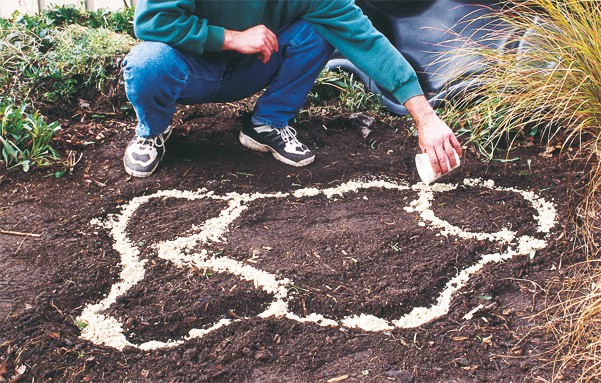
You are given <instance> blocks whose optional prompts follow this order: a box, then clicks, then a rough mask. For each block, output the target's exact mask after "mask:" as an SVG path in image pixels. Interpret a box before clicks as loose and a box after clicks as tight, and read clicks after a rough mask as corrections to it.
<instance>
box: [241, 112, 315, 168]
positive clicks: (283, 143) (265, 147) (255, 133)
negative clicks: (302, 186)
mask: <svg viewBox="0 0 601 383" xmlns="http://www.w3.org/2000/svg"><path fill="white" fill-rule="evenodd" d="M240 143H241V144H242V145H244V146H246V147H247V148H249V149H252V150H256V151H259V152H271V153H272V154H273V156H274V157H275V159H276V160H278V161H281V162H283V163H285V164H288V165H292V166H305V165H309V164H310V163H311V162H313V160H315V154H313V153H312V152H311V151H310V150H309V149H308V148H307V147H306V146H305V145H304V144H302V143H301V142H300V141H299V140H298V139H297V138H296V130H294V129H293V128H291V127H289V126H286V127H285V128H282V129H275V128H272V127H271V126H269V125H261V126H252V124H251V123H245V124H244V125H243V127H242V131H241V132H240Z"/></svg>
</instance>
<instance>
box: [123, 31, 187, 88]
mask: <svg viewBox="0 0 601 383" xmlns="http://www.w3.org/2000/svg"><path fill="white" fill-rule="evenodd" d="M186 66H187V64H186V63H185V62H184V60H183V59H182V58H181V57H180V56H179V54H178V53H177V51H176V50H175V49H174V48H173V47H171V46H170V45H168V44H165V43H159V42H142V43H140V44H138V45H136V46H135V47H134V48H133V49H132V50H131V52H129V54H128V55H127V56H126V57H125V59H124V60H123V78H124V79H125V83H126V86H127V87H128V88H130V89H132V88H134V89H136V90H137V91H144V89H145V88H152V87H155V86H156V84H160V83H162V82H164V80H165V78H166V77H167V76H169V77H173V76H176V77H179V78H181V79H184V78H185V77H186V74H185V71H184V68H185V67H186Z"/></svg>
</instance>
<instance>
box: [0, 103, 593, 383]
mask: <svg viewBox="0 0 601 383" xmlns="http://www.w3.org/2000/svg"><path fill="white" fill-rule="evenodd" d="M239 108H240V109H244V108H242V107H241V106H240V105H226V106H223V105H205V106H201V107H195V108H187V109H183V110H182V112H181V113H180V114H179V115H178V118H177V121H178V122H177V124H176V130H175V133H174V136H173V137H172V138H171V140H170V141H169V142H168V147H167V155H166V157H165V159H164V161H163V163H162V164H161V166H160V168H159V169H158V171H157V172H156V174H155V175H153V176H152V177H150V178H147V179H131V178H129V177H128V176H127V175H126V174H125V172H124V171H123V170H122V162H121V156H122V152H123V147H124V145H125V144H126V142H127V141H128V139H129V138H130V136H131V135H132V129H133V122H132V121H131V120H127V119H123V118H119V119H115V120H100V121H90V120H89V118H86V116H84V118H83V121H82V120H81V116H78V117H77V122H75V121H73V120H65V121H64V124H63V126H64V127H65V132H64V133H63V137H62V139H61V142H60V145H61V148H62V150H63V151H64V152H65V153H66V152H67V151H69V150H72V151H74V152H77V154H75V153H73V155H74V157H75V158H79V155H82V157H81V160H80V161H79V163H78V164H77V165H76V166H75V167H74V170H73V172H72V173H67V174H66V175H65V176H63V177H62V178H58V179H57V178H55V177H53V176H46V174H45V173H31V174H22V173H19V172H10V173H9V172H8V171H6V170H1V173H0V195H1V196H2V198H1V200H0V230H5V231H7V230H10V231H15V232H23V233H35V234H39V235H40V236H39V237H32V236H29V237H27V236H18V235H9V234H0V355H1V356H2V359H1V360H0V381H3V380H8V379H10V378H11V377H13V376H15V374H16V371H17V369H19V368H20V367H21V368H23V367H22V366H24V368H25V372H24V375H23V377H22V378H21V381H32V382H33V381H35V382H55V381H58V382H82V381H85V382H204V381H210V382H337V381H340V382H386V381H396V382H532V381H536V380H537V378H538V379H541V380H544V379H549V378H550V377H551V373H552V365H550V364H549V361H550V360H551V355H550V354H549V352H550V351H551V349H552V346H553V340H552V338H550V337H548V336H547V334H546V333H545V331H544V330H543V329H539V328H537V327H536V325H537V323H541V322H542V321H543V319H544V318H542V317H539V318H530V317H531V316H532V315H533V314H536V313H538V312H539V311H540V310H541V309H542V308H543V307H544V304H545V298H546V295H545V294H544V293H545V292H546V291H551V290H552V285H551V281H552V280H553V279H556V278H559V279H561V278H562V275H563V273H564V269H565V266H566V264H569V263H571V262H574V260H573V259H569V258H567V257H565V256H563V254H564V252H565V251H566V249H568V248H569V247H570V243H571V241H572V240H573V236H572V235H571V234H570V233H571V229H570V227H569V225H568V224H567V223H568V222H571V220H570V219H569V211H568V210H567V201H568V197H567V193H568V185H573V184H574V183H575V182H577V179H576V178H577V177H578V176H581V175H582V174H581V173H578V171H577V169H576V170H575V169H568V168H567V166H566V165H565V163H566V162H565V161H560V160H558V159H557V157H552V158H545V157H542V156H540V155H539V153H540V152H542V151H543V150H544V148H540V147H536V146H532V147H529V148H521V149H519V150H517V151H516V152H512V153H511V154H510V157H511V158H519V160H516V161H512V162H496V161H493V162H490V163H487V164H485V163H482V162H481V161H479V160H478V159H477V158H476V155H475V151H474V150H472V149H471V148H468V150H466V156H465V158H463V164H462V166H461V168H460V169H459V170H458V171H456V172H454V173H453V174H451V175H449V176H447V177H446V178H444V179H443V180H442V181H443V182H446V183H457V182H462V181H463V179H465V178H483V179H491V180H494V181H495V183H496V185H499V186H503V187H514V188H517V189H520V190H527V191H532V192H535V193H537V194H538V195H539V196H540V197H542V198H545V199H546V200H547V201H553V202H554V204H555V205H556V207H557V209H558V219H559V222H558V223H557V225H556V226H555V227H554V228H553V229H552V232H551V233H550V234H549V236H548V238H547V240H548V246H547V247H546V248H545V249H543V250H539V251H538V252H537V253H536V255H535V256H533V257H531V256H527V255H522V256H516V257H514V258H513V259H511V260H509V261H506V262H501V263H495V264H489V265H486V266H485V267H484V268H483V270H482V271H481V272H479V273H477V274H476V275H475V276H473V277H472V278H471V279H470V281H469V282H468V284H467V285H466V286H465V287H464V288H463V289H461V290H460V291H459V293H457V294H456V295H455V296H454V298H453V300H452V304H451V309H450V312H449V313H448V315H445V316H443V317H441V318H439V319H437V320H434V321H432V322H430V323H427V324H425V325H422V326H419V327H417V328H414V329H395V330H391V331H384V332H368V331H363V330H359V329H349V328H345V327H322V326H318V325H316V324H310V323H301V322H298V321H295V320H292V319H285V318H276V317H269V318H258V317H257V314H258V313H260V312H262V311H264V310H265V308H266V307H267V306H268V304H269V302H271V300H272V298H273V297H272V296H271V294H269V293H266V292H265V291H263V290H262V289H260V288H257V287H256V286H253V284H252V283H251V282H248V281H244V280H241V279H239V278H236V277H235V276H233V275H231V274H227V273H220V272H214V271H211V270H207V269H204V270H202V269H198V268H194V267H186V268H179V267H174V265H173V264H171V263H170V262H169V261H165V260H162V259H159V258H157V257H156V250H155V248H154V247H153V244H156V243H158V242H161V241H166V240H173V239H175V238H177V237H179V236H181V235H182V234H183V233H188V232H190V230H191V229H193V227H194V226H195V225H200V224H202V223H203V222H205V221H206V220H207V219H208V218H210V217H215V216H217V215H218V214H219V212H220V211H221V210H222V209H223V208H224V206H225V202H221V201H211V200H199V201H187V200H181V199H174V198H164V199H161V198H157V199H153V200H151V201H150V202H148V203H146V204H144V205H142V206H141V207H140V209H139V210H138V211H137V212H136V213H135V214H134V216H133V218H132V220H131V221H130V224H129V227H128V231H127V232H128V235H129V236H130V238H131V240H132V242H133V243H134V244H137V246H139V248H140V249H141V258H143V259H145V260H146V262H147V264H146V276H145V279H144V280H143V281H142V282H141V283H140V284H138V285H136V286H134V287H133V288H132V289H131V290H129V291H128V292H127V293H126V294H125V295H124V296H122V297H121V298H119V299H118V301H117V303H116V304H114V305H113V306H112V307H111V308H110V309H109V310H107V315H111V316H113V317H115V318H119V319H120V320H121V321H122V323H123V324H124V326H123V327H124V332H125V333H126V334H127V338H128V340H129V341H130V342H132V343H135V344H140V343H143V342H146V341H150V340H160V341H167V340H169V339H179V338H181V337H182V336H185V335H186V334H187V333H188V331H190V330H191V329H194V328H206V327H207V326H209V325H210V324H211V323H214V322H216V321H218V320H219V319H222V318H230V319H238V320H237V321H235V322H233V323H232V324H230V325H228V326H225V327H223V328H221V329H219V330H216V331H213V332H210V333H209V334H208V335H206V336H204V337H201V338H197V339H193V340H189V341H186V342H184V343H183V344H182V345H180V346H177V347H174V348H171V349H160V350H155V351H140V350H138V349H134V348H126V349H124V350H123V351H119V350H116V349H113V348H111V347H107V346H102V345H97V344H94V343H91V342H89V341H86V340H82V339H81V338H80V333H81V331H80V329H79V327H78V324H79V323H76V318H77V317H78V316H79V315H80V314H81V312H82V310H83V308H84V306H86V305H88V304H91V303H95V302H98V301H99V300H101V299H102V298H103V297H104V296H105V295H106V294H107V293H108V292H109V291H110V288H111V286H112V285H113V284H114V283H116V282H117V281H118V280H119V278H120V272H121V266H120V260H119V254H118V253H117V251H116V250H115V249H114V248H113V241H112V239H111V237H110V235H109V233H108V232H107V230H105V229H101V228H99V227H98V226H96V225H93V224H91V223H90V222H91V220H92V219H105V218H106V217H107V216H109V215H110V214H117V213H119V212H120V206H121V205H123V204H124V203H127V202H128V201H130V200H131V199H132V198H133V197H136V196H143V195H149V194H153V193H155V192H157V191H160V190H168V189H177V190H190V191H195V190H198V189H200V188H206V189H207V190H209V191H212V192H214V193H215V194H218V195H225V194H227V193H229V192H237V193H255V192H264V193H275V192H283V193H289V192H291V191H294V190H298V189H300V188H305V187H315V188H319V189H325V188H331V187H335V186H338V185H340V184H342V183H344V182H347V181H349V180H352V179H373V178H377V179H385V180H391V181H394V182H397V183H406V184H407V185H409V186H410V185H414V184H416V183H417V182H418V176H417V173H416V171H415V167H414V163H413V156H414V154H415V152H416V147H417V142H416V138H415V137H414V136H412V135H410V134H408V133H407V129H405V128H406V123H404V122H401V120H394V121H393V120H390V119H389V120H386V121H377V122H376V123H375V124H374V126H372V129H373V131H372V133H371V134H370V135H369V136H368V138H367V139H364V138H363V137H362V135H361V132H360V130H359V129H358V128H357V127H356V125H355V124H353V123H352V121H351V119H350V118H349V116H348V115H344V114H341V115H339V116H330V117H328V118H317V117H313V118H305V119H304V120H302V121H301V122H299V123H298V124H297V130H298V133H299V137H300V139H301V140H302V141H304V142H306V143H307V144H309V146H311V147H313V148H315V151H316V154H317V159H316V161H315V163H314V164H312V165H310V166H308V167H306V168H301V169H296V168H292V167H288V166H285V165H282V164H280V163H277V162H276V161H274V160H273V158H272V157H271V156H270V155H266V154H258V153H254V152H251V151H250V150H247V149H245V148H244V147H242V146H241V145H240V144H239V142H238V139H237V133H238V129H239V127H240V123H241V113H240V111H239ZM390 121H393V122H390ZM86 141H95V142H96V143H95V144H92V145H86V144H85V142H86ZM415 198H416V192H415V191H413V190H410V189H408V190H385V189H379V188H378V189H369V190H362V191H359V192H356V193H351V194H350V195H348V196H345V197H344V198H326V197H325V196H323V195H320V196H315V197H310V198H309V197H302V198H296V197H293V196H291V195H289V196H287V197H285V198H279V199H262V200H257V201H255V202H254V203H253V204H251V205H250V206H249V208H248V209H247V210H246V211H244V212H243V214H242V215H241V216H240V217H239V218H238V219H237V220H236V222H235V224H234V225H232V226H231V227H230V230H229V232H228V233H227V235H226V238H224V239H223V241H222V242H214V243H211V244H210V246H209V248H210V249H211V250H212V251H215V252H216V253H217V254H219V256H224V257H229V258H232V259H235V260H238V261H240V262H242V263H244V262H246V263H248V264H252V266H253V267H255V268H257V269H260V270H265V271H268V272H270V273H272V274H274V275H276V276H277V277H279V278H289V279H290V280H292V281H293V284H294V288H293V289H292V290H293V291H290V292H289V306H290V310H291V311H292V312H293V313H295V314H297V315H299V316H301V317H303V316H306V315H308V314H310V313H320V314H323V315H324V316H326V317H328V318H332V319H335V320H340V319H341V318H344V317H346V316H349V315H354V314H360V313H365V314H371V315H375V316H379V317H381V318H384V319H387V320H393V319H395V318H399V317H401V316H402V315H404V314H407V313H408V312H410V311H411V309H412V308H413V307H416V306H429V305H431V304H433V303H434V301H435V300H436V298H437V297H438V294H439V293H440V292H441V290H442V288H443V286H444V285H445V284H446V283H447V282H448V281H449V280H450V279H451V278H452V277H453V276H454V275H456V274H457V272H458V271H459V270H462V269H464V268H466V267H468V266H470V265H471V264H473V263H475V262H476V261H477V260H478V259H479V257H480V256H481V255H483V254H490V253H494V252H503V251H505V250H506V249H507V245H505V244H499V243H494V242H490V241H484V240H465V239H460V238H456V237H453V236H448V237H446V236H441V235H439V234H438V235H437V232H436V230H433V229H432V228H430V227H429V226H428V225H425V226H423V225H420V224H419V222H420V218H419V216H418V214H417V213H410V212H407V211H406V210H405V209H404V208H405V207H406V206H408V205H409V203H410V202H411V201H412V200H414V199H415ZM432 209H433V210H434V212H435V213H436V215H437V216H438V217H440V218H442V219H444V220H446V221H448V222H450V223H451V224H453V225H455V226H458V227H461V228H463V229H465V230H469V231H473V232H486V233H494V232H497V231H499V230H500V229H502V228H510V229H511V230H513V231H515V232H516V233H517V235H518V236H522V235H529V236H533V237H537V238H542V237H544V236H542V235H541V234H540V233H537V232H536V226H535V223H534V220H533V215H535V214H536V211H535V210H534V209H533V207H532V205H531V204H530V203H529V202H527V201H525V200H524V199H523V198H522V197H521V196H520V195H519V194H517V193H514V192H511V191H498V190H491V189H487V188H481V187H463V186H460V187H458V188H457V189H455V190H452V191H448V192H444V193H437V194H436V196H435V198H434V200H433V202H432ZM564 232H565V233H564ZM479 305H482V306H481V308H480V309H479V310H478V311H476V312H475V313H474V315H473V318H471V319H465V318H464V317H465V315H466V314H467V313H468V312H470V311H471V310H473V309H474V308H476V307H478V306H479ZM79 325H81V324H79ZM4 368H5V369H4ZM16 377H17V378H18V376H16ZM565 379H566V380H565V381H566V382H567V381H570V378H569V377H566V378H565Z"/></svg>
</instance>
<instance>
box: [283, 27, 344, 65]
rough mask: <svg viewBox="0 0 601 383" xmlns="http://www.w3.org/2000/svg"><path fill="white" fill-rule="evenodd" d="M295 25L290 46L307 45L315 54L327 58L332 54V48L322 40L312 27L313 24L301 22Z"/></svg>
mask: <svg viewBox="0 0 601 383" xmlns="http://www.w3.org/2000/svg"><path fill="white" fill-rule="evenodd" d="M296 24H297V25H295V27H296V28H295V29H296V33H295V36H293V37H292V39H291V40H290V43H291V44H292V45H309V46H311V48H312V51H313V52H315V53H316V54H319V55H323V56H326V57H329V56H330V55H332V53H334V47H333V46H332V44H330V43H329V42H328V41H327V40H326V39H324V38H323V37H322V36H321V35H320V34H319V33H318V32H317V30H316V29H315V27H313V24H311V23H309V22H307V21H304V20H301V21H297V23H296Z"/></svg>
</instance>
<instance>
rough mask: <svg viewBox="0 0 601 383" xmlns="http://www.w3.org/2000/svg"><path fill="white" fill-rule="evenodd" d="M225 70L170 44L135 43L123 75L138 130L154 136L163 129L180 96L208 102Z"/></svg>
mask: <svg viewBox="0 0 601 383" xmlns="http://www.w3.org/2000/svg"><path fill="white" fill-rule="evenodd" d="M222 74H223V70H222V68H221V67H219V66H216V65H213V64H212V63H209V62H206V61H205V60H201V59H199V57H198V56H197V55H194V54H192V53H187V52H184V51H180V50H178V49H175V48H173V47H171V46H170V45H168V44H164V43H158V42H142V43H140V44H138V45H137V46H135V47H134V48H133V49H132V51H131V52H130V53H129V54H128V55H127V57H126V58H125V60H124V62H123V77H124V79H125V92H126V94H127V97H128V98H129V100H130V102H131V103H132V104H133V107H134V110H135V111H136V115H137V117H138V126H137V128H136V134H137V135H138V136H141V137H151V136H157V135H159V134H161V133H163V132H164V131H165V129H166V128H167V126H168V125H169V124H170V123H171V120H172V118H173V114H174V113H175V110H176V104H177V103H179V102H180V101H181V100H180V99H181V97H183V96H185V97H194V98H196V99H198V100H199V102H207V100H209V99H210V98H211V97H212V96H211V94H212V93H213V92H214V91H215V90H216V89H217V86H218V84H219V81H220V80H221V76H222ZM191 82H193V84H191ZM191 85H192V86H191ZM192 93H195V94H194V95H193V94H192Z"/></svg>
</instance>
